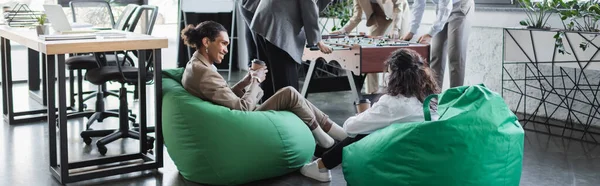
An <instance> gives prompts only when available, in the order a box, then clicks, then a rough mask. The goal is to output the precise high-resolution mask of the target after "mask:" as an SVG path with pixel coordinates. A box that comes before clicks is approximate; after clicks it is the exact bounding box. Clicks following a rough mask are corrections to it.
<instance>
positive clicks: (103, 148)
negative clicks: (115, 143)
mask: <svg viewBox="0 0 600 186" xmlns="http://www.w3.org/2000/svg"><path fill="white" fill-rule="evenodd" d="M96 146H97V147H98V152H100V154H101V155H103V156H104V155H105V154H106V151H108V149H107V148H106V146H104V145H96Z"/></svg>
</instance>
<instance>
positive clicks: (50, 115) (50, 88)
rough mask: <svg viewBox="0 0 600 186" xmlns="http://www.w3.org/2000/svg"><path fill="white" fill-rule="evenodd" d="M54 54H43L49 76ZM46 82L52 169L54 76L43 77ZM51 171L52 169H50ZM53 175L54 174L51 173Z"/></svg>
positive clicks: (53, 162)
mask: <svg viewBox="0 0 600 186" xmlns="http://www.w3.org/2000/svg"><path fill="white" fill-rule="evenodd" d="M54 58H55V56H54V55H45V54H44V60H45V61H46V63H44V64H48V65H46V66H47V67H48V68H45V70H46V72H45V74H46V75H48V76H49V77H54V76H55V75H54V73H55V71H54V61H55V60H54ZM44 79H45V80H46V81H47V82H45V84H47V85H50V86H48V87H47V88H46V95H48V132H49V137H48V141H49V142H50V144H49V146H48V147H49V148H50V170H54V169H55V168H58V166H57V165H58V164H57V161H56V157H57V151H56V114H55V113H56V106H55V104H56V102H55V100H54V99H55V98H56V95H55V92H54V91H55V90H54V81H53V80H54V78H44ZM51 172H52V171H51ZM53 175H55V174H53ZM57 179H59V180H60V177H58V178H57Z"/></svg>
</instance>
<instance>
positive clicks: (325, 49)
mask: <svg viewBox="0 0 600 186" xmlns="http://www.w3.org/2000/svg"><path fill="white" fill-rule="evenodd" d="M317 47H319V50H321V52H323V53H324V54H330V53H331V48H329V46H327V45H325V43H323V41H319V43H317Z"/></svg>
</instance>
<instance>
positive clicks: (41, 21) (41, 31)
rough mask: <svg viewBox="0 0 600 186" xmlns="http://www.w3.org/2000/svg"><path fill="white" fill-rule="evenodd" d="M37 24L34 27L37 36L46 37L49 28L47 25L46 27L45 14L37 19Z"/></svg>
mask: <svg viewBox="0 0 600 186" xmlns="http://www.w3.org/2000/svg"><path fill="white" fill-rule="evenodd" d="M37 22H38V25H36V26H35V30H36V32H37V35H46V34H49V33H50V31H49V27H48V25H46V24H45V23H46V14H42V15H40V16H39V17H37Z"/></svg>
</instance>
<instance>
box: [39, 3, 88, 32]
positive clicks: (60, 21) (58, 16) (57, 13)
mask: <svg viewBox="0 0 600 186" xmlns="http://www.w3.org/2000/svg"><path fill="white" fill-rule="evenodd" d="M44 13H46V17H47V18H48V21H50V23H52V24H51V25H52V28H53V29H54V31H56V32H58V33H60V34H83V33H95V32H97V30H92V29H77V30H73V28H72V27H78V28H80V27H85V26H82V25H81V24H79V25H78V24H77V23H73V25H71V24H70V23H69V20H68V19H67V15H66V14H65V12H64V11H63V9H62V6H60V5H57V4H56V5H44ZM91 26H92V25H89V28H91Z"/></svg>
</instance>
